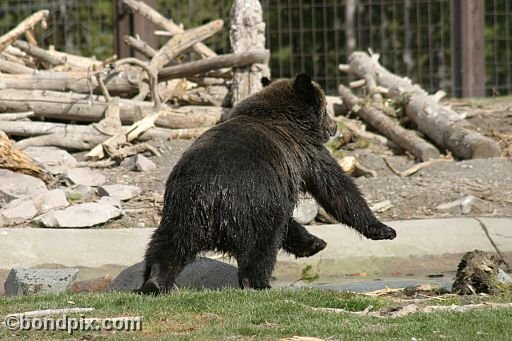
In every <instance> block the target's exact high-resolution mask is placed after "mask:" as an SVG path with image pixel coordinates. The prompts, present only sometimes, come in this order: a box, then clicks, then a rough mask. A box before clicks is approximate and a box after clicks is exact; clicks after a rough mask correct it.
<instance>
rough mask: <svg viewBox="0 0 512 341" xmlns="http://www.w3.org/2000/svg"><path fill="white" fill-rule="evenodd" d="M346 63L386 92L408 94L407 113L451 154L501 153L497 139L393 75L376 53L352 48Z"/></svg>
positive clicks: (467, 156) (462, 156) (468, 156)
mask: <svg viewBox="0 0 512 341" xmlns="http://www.w3.org/2000/svg"><path fill="white" fill-rule="evenodd" d="M349 63H350V72H353V73H355V74H357V75H358V76H359V77H364V76H365V75H367V74H368V75H371V76H372V77H373V78H374V79H375V81H376V82H377V84H378V85H380V86H382V87H384V88H386V89H387V90H388V91H387V94H385V95H386V96H388V97H391V98H395V99H396V98H398V97H400V96H403V95H404V94H406V95H409V96H410V97H409V99H408V101H407V103H406V106H405V109H406V110H405V111H406V114H407V117H409V118H410V119H411V121H413V122H414V123H415V124H416V125H417V127H418V129H419V130H420V131H422V132H423V133H425V134H426V135H427V136H428V137H430V138H431V139H432V140H433V141H434V142H435V143H436V144H437V145H438V146H440V147H443V148H446V149H448V150H450V151H451V152H452V154H453V156H455V157H457V158H460V159H471V158H491V157H498V156H500V155H501V149H500V147H499V145H498V143H497V142H496V141H494V140H492V139H490V138H487V137H484V136H482V135H481V134H479V133H478V132H476V131H473V130H471V129H468V127H469V124H467V123H466V122H464V121H463V120H461V118H460V115H458V114H457V113H455V112H454V111H453V110H451V109H449V108H447V107H445V106H442V105H440V104H439V103H437V101H436V98H434V97H433V96H429V95H428V94H427V92H426V91H424V90H423V89H421V87H419V86H418V85H415V84H413V83H412V82H411V80H410V79H407V78H401V77H399V76H396V75H394V74H393V73H391V72H389V71H388V70H387V69H385V68H384V67H382V66H381V65H380V64H379V62H378V56H377V55H374V56H372V57H370V56H368V55H367V54H366V53H363V52H354V53H353V54H352V55H351V56H350V58H349ZM465 123H466V124H465Z"/></svg>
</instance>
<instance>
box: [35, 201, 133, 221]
mask: <svg viewBox="0 0 512 341" xmlns="http://www.w3.org/2000/svg"><path fill="white" fill-rule="evenodd" d="M122 214H123V211H122V210H121V209H120V208H118V207H115V206H113V205H111V204H108V203H104V202H98V203H96V202H90V203H84V204H78V205H75V206H71V207H68V208H66V209H64V210H60V211H51V212H48V213H46V214H43V215H42V216H39V217H37V218H36V219H35V221H36V222H37V223H38V224H40V225H42V226H44V227H91V226H95V225H100V224H103V223H106V222H107V221H109V220H111V219H115V218H118V217H120V216H121V215H122Z"/></svg>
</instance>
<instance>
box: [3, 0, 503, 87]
mask: <svg viewBox="0 0 512 341" xmlns="http://www.w3.org/2000/svg"><path fill="white" fill-rule="evenodd" d="M452 1H455V0H345V1H342V0H261V4H262V6H263V10H264V17H265V18H264V19H265V21H266V23H267V32H266V34H267V46H268V48H269V49H270V50H271V52H272V57H271V61H270V63H271V65H270V66H271V70H272V75H273V77H289V76H293V75H295V74H296V73H299V72H306V73H308V74H311V75H312V76H313V77H314V79H316V80H317V81H318V82H319V83H320V84H321V85H322V86H323V87H324V88H325V89H326V92H327V93H329V94H336V89H337V85H338V84H339V83H340V82H347V81H348V76H347V75H344V74H342V73H340V72H339V71H338V65H339V64H340V63H345V62H346V61H347V57H348V55H349V54H350V52H351V51H354V50H368V49H372V50H373V51H374V52H376V53H379V54H380V55H381V59H380V60H381V63H382V64H383V65H384V66H386V67H387V68H389V69H390V70H392V71H393V72H395V73H397V74H400V75H407V76H408V77H410V78H411V79H413V81H415V82H418V83H419V84H421V85H422V86H423V87H424V88H425V89H427V90H428V91H430V92H434V91H437V90H439V89H443V90H445V91H446V92H447V93H448V94H454V93H455V91H456V90H457V89H454V88H453V87H454V86H453V82H452V78H453V76H452V65H453V61H452V47H451V46H452V33H451V32H452V30H451V22H452V14H453V13H452V6H451V5H452ZM463 1H466V0H463ZM231 4H232V0H157V1H156V5H157V8H158V10H159V11H160V13H162V14H163V15H165V16H167V17H170V18H172V19H173V20H174V21H175V22H177V23H182V24H183V25H184V27H185V28H189V27H195V26H198V25H201V24H204V23H206V22H208V21H211V20H213V19H217V18H222V19H224V20H226V21H227V19H228V18H229V10H230V8H231ZM112 7H113V1H112V0H46V1H43V0H2V2H1V3H0V33H1V32H6V31H7V30H8V29H10V28H12V27H13V26H14V25H16V24H17V23H18V22H19V21H21V20H22V19H23V18H24V17H26V16H27V15H29V14H30V13H32V12H34V11H36V10H38V9H42V8H47V9H50V11H51V13H52V14H51V17H50V19H49V22H48V24H49V28H48V29H47V30H45V31H42V30H38V31H37V32H36V37H37V39H38V40H39V42H40V44H41V45H42V46H49V45H54V46H55V47H56V48H57V49H61V50H65V51H68V52H72V53H78V54H83V55H95V56H97V57H98V58H105V57H108V56H110V55H112V54H113V53H114V51H113V44H114V42H113V33H112V32H113V28H114V25H115V24H114V22H113V21H114V20H113V14H112ZM484 15H485V22H484V23H485V25H484V27H485V29H484V37H485V75H486V84H485V89H486V94H487V95H507V94H512V2H511V1H510V0H485V14H484ZM227 24H229V23H227ZM226 27H227V25H226ZM161 42H162V43H163V42H164V41H163V40H161ZM207 44H208V45H209V46H211V47H212V48H213V49H214V50H216V51H217V52H219V53H227V52H229V51H230V44H229V35H228V30H227V29H226V30H224V31H223V32H222V33H219V34H217V35H215V36H214V37H212V38H210V40H208V41H207Z"/></svg>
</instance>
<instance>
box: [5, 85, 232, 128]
mask: <svg viewBox="0 0 512 341" xmlns="http://www.w3.org/2000/svg"><path fill="white" fill-rule="evenodd" d="M119 104H120V116H121V121H122V122H123V124H132V123H133V122H135V121H137V120H138V119H140V118H142V117H143V116H144V114H143V112H146V113H148V114H151V113H154V112H155V111H156V109H155V108H154V107H153V104H152V103H150V102H142V101H134V100H128V99H120V100H119ZM107 105H108V103H107V102H106V100H105V97H103V96H97V95H94V96H92V97H90V96H89V95H83V94H75V93H62V92H55V91H41V90H0V111H9V112H24V111H25V112H26V111H33V112H34V115H35V116H36V117H48V118H56V119H65V120H72V121H77V122H98V121H100V120H101V119H102V118H103V114H104V112H105V110H106V108H107ZM162 110H163V111H164V113H163V114H162V115H161V116H160V117H159V118H158V120H157V121H156V125H157V126H160V127H165V128H175V129H178V128H198V127H211V126H213V125H215V124H216V123H218V122H219V121H222V120H224V119H226V117H228V115H229V111H230V110H229V109H226V108H220V107H213V106H212V107H206V106H204V107H202V106H183V107H179V108H171V107H166V108H164V109H162Z"/></svg>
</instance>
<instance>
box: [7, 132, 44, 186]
mask: <svg viewBox="0 0 512 341" xmlns="http://www.w3.org/2000/svg"><path fill="white" fill-rule="evenodd" d="M0 168H5V169H10V170H12V171H14V172H19V173H24V174H28V175H32V176H35V177H38V178H40V179H41V180H43V181H45V182H48V181H49V180H50V179H51V177H50V175H49V174H48V173H46V172H45V171H44V170H43V169H42V168H41V167H39V166H38V165H36V164H35V163H34V161H33V160H32V159H31V158H30V156H28V155H27V154H25V153H24V152H23V151H21V150H19V149H18V148H17V146H15V145H13V144H12V143H11V141H10V140H9V137H8V136H7V134H5V133H4V132H3V131H1V130H0Z"/></svg>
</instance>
